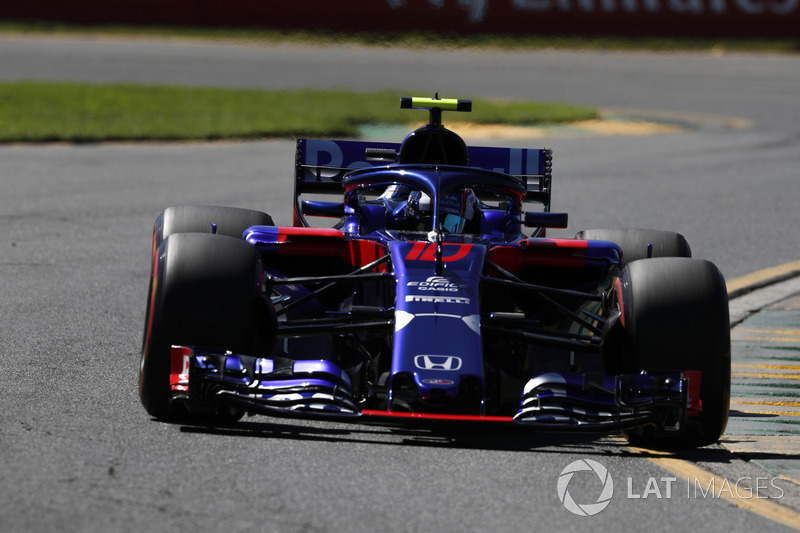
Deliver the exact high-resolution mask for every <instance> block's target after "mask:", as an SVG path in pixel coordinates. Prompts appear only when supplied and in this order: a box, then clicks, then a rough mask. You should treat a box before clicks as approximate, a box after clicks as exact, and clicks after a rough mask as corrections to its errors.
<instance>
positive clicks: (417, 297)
mask: <svg viewBox="0 0 800 533" xmlns="http://www.w3.org/2000/svg"><path fill="white" fill-rule="evenodd" d="M406 302H423V303H431V304H463V305H469V298H462V297H460V296H428V295H422V294H409V295H408V296H406Z"/></svg>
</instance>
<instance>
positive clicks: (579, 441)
mask: <svg viewBox="0 0 800 533" xmlns="http://www.w3.org/2000/svg"><path fill="white" fill-rule="evenodd" d="M177 426H178V427H179V428H180V432H181V433H187V434H207V435H218V436H223V437H228V436H229V437H237V438H241V437H249V438H260V439H288V440H298V441H307V442H332V443H343V442H344V443H346V442H351V443H361V444H374V445H385V446H386V445H388V446H419V447H428V448H446V449H467V450H495V451H511V452H530V451H536V452H539V453H558V454H576V455H581V456H587V455H588V456H609V455H616V456H636V457H642V458H647V457H664V456H665V452H664V451H659V450H653V451H649V450H643V449H640V448H633V449H632V448H630V447H629V446H628V444H627V441H626V439H625V438H624V437H623V436H622V435H606V434H595V433H574V432H572V433H551V432H541V431H538V432H533V431H530V430H526V429H525V428H520V429H516V428H512V429H510V430H508V429H503V430H498V429H494V430H489V431H487V430H486V429H485V428H478V429H474V427H473V428H464V429H459V428H445V429H436V428H433V429H432V428H421V429H418V428H408V427H390V426H377V425H356V424H347V423H337V422H320V421H310V420H297V421H292V422H289V423H287V422H284V421H280V422H263V421H257V422H255V421H246V420H245V421H240V422H237V423H235V424H231V425H225V426H209V425H200V424H186V423H184V424H177ZM667 456H671V457H676V458H684V459H689V460H692V461H703V462H729V461H730V458H731V454H730V452H729V451H728V450H726V449H724V448H722V447H719V446H711V447H706V448H702V449H699V450H690V451H689V450H687V451H680V452H675V453H670V454H667Z"/></svg>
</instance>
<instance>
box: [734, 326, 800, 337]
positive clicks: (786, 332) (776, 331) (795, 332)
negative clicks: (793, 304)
mask: <svg viewBox="0 0 800 533" xmlns="http://www.w3.org/2000/svg"><path fill="white" fill-rule="evenodd" d="M739 329H740V330H741V331H752V332H753V333H763V334H765V335H768V334H772V335H800V329H759V328H742V327H740V328H739Z"/></svg>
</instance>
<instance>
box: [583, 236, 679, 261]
mask: <svg viewBox="0 0 800 533" xmlns="http://www.w3.org/2000/svg"><path fill="white" fill-rule="evenodd" d="M575 238H576V239H586V240H591V241H611V242H613V243H615V244H616V245H617V246H619V247H620V249H621V250H622V264H623V265H626V264H628V263H632V262H633V261H636V260H638V259H646V258H648V250H649V253H650V257H651V258H653V257H692V250H691V248H690V247H689V243H688V242H686V238H684V236H683V235H681V234H680V233H675V232H674V231H664V230H659V229H640V228H620V229H588V230H583V231H579V232H578V233H577V235H575Z"/></svg>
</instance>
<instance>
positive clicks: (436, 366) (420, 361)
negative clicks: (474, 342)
mask: <svg viewBox="0 0 800 533" xmlns="http://www.w3.org/2000/svg"><path fill="white" fill-rule="evenodd" d="M414 366H416V367H417V368H420V369H422V370H445V371H454V370H458V369H460V368H461V358H460V357H456V356H454V355H418V356H416V357H415V358H414Z"/></svg>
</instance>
